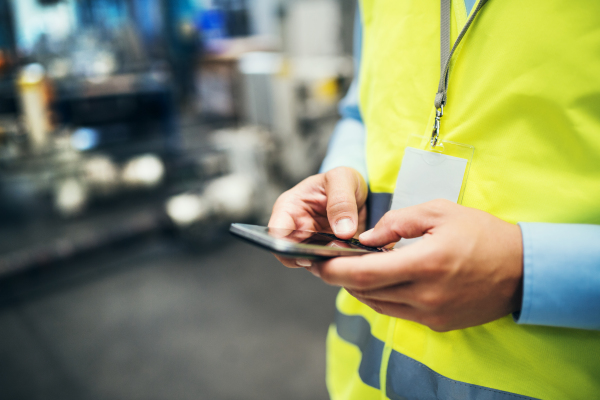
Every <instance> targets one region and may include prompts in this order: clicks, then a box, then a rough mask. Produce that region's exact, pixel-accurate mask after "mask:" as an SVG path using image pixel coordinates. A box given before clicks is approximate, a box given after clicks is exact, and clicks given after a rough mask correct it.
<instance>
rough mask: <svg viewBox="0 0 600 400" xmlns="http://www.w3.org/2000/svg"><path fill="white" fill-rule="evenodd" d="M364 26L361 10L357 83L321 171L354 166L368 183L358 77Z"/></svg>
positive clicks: (345, 103)
mask: <svg viewBox="0 0 600 400" xmlns="http://www.w3.org/2000/svg"><path fill="white" fill-rule="evenodd" d="M361 36H362V27H361V22H360V12H359V9H358V7H357V11H356V17H355V20H354V80H353V82H352V85H350V89H349V90H348V93H347V94H346V96H345V97H344V98H343V99H342V101H341V102H340V106H339V111H340V114H341V115H342V119H341V120H340V121H339V122H338V123H337V125H336V127H335V129H334V131H333V134H332V136H331V139H330V141H329V146H328V148H327V155H326V156H325V159H324V160H323V163H322V164H321V170H320V172H327V171H329V170H332V169H334V168H337V167H351V168H354V169H355V170H357V171H358V172H360V173H361V174H362V176H363V178H365V181H366V180H367V162H366V156H365V137H366V134H365V126H364V125H363V121H362V116H361V114H360V109H359V106H358V75H359V64H360V52H361Z"/></svg>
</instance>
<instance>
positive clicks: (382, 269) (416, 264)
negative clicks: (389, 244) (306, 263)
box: [311, 241, 428, 290]
mask: <svg viewBox="0 0 600 400" xmlns="http://www.w3.org/2000/svg"><path fill="white" fill-rule="evenodd" d="M427 253H428V250H427V247H426V246H424V243H423V241H420V242H417V243H414V244H412V245H410V246H406V247H403V248H401V249H396V250H393V251H390V252H387V253H378V254H368V255H364V256H358V257H337V258H333V259H331V260H329V261H325V262H321V263H315V264H314V265H313V267H312V269H311V271H312V272H313V273H314V274H315V275H318V276H319V277H320V278H321V279H322V280H323V281H325V282H326V283H328V284H330V285H334V286H343V287H346V288H349V289H357V290H372V289H379V288H384V287H388V286H392V285H398V284H401V283H407V282H413V281H415V280H416V279H418V278H419V276H420V270H421V269H422V268H421V267H422V266H423V265H424V264H425V262H426V259H427Z"/></svg>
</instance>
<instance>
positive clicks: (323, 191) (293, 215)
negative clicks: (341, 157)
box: [269, 167, 368, 267]
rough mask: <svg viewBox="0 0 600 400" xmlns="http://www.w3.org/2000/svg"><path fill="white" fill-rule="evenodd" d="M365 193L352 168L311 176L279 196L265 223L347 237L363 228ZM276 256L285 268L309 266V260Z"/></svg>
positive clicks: (342, 237) (365, 212)
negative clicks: (267, 221)
mask: <svg viewBox="0 0 600 400" xmlns="http://www.w3.org/2000/svg"><path fill="white" fill-rule="evenodd" d="M367 193H368V189H367V185H366V183H365V180H364V178H363V177H362V175H361V174H360V173H359V172H358V171H356V170H355V169H352V168H347V167H339V168H335V169H333V170H331V171H329V172H327V173H325V174H318V175H314V176H311V177H309V178H306V179H305V180H303V181H302V182H300V183H299V184H298V185H296V186H294V187H293V188H292V189H290V190H288V191H287V192H285V193H283V194H282V195H281V196H279V198H278V199H277V201H276V202H275V205H274V206H273V212H272V214H271V219H270V220H269V226H270V227H272V228H283V229H299V230H306V231H314V232H330V233H331V232H333V233H334V234H335V235H336V236H337V237H339V238H340V239H350V238H351V237H353V236H354V235H355V234H356V233H357V232H362V231H364V230H365V221H366V215H367V210H366V207H365V201H366V200H367ZM277 258H278V259H279V260H280V261H281V262H282V263H283V264H285V265H286V266H288V267H298V266H301V267H308V266H310V265H311V262H310V261H309V260H303V259H300V260H294V259H289V258H283V257H279V256H277Z"/></svg>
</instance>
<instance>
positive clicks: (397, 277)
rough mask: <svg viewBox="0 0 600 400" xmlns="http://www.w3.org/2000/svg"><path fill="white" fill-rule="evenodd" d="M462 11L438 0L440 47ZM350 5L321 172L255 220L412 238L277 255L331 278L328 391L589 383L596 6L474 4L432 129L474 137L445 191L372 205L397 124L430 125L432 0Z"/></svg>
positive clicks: (594, 265) (598, 237)
mask: <svg viewBox="0 0 600 400" xmlns="http://www.w3.org/2000/svg"><path fill="white" fill-rule="evenodd" d="M443 3H444V0H442V4H443ZM465 3H466V4H465ZM472 7H473V4H472V2H464V3H463V2H462V1H459V0H455V1H453V2H452V10H451V11H452V12H451V20H450V21H451V32H452V35H451V42H450V43H454V41H455V40H456V38H457V36H458V33H459V31H460V30H461V29H462V27H463V26H464V25H465V23H466V21H467V9H471V8H472ZM475 7H476V9H475V10H471V13H473V12H474V11H477V7H479V5H477V6H475ZM360 8H361V16H362V32H363V37H362V40H361V52H362V55H361V64H360V74H359V78H358V82H355V85H353V87H352V88H351V90H350V92H349V94H348V96H347V97H346V99H345V100H344V102H343V103H342V110H343V114H344V116H345V119H344V120H342V121H341V122H340V125H338V128H337V129H336V132H335V133H334V137H333V139H332V141H331V144H330V149H329V153H328V156H327V158H326V160H325V161H324V164H323V168H322V169H323V173H322V174H319V175H315V176H312V177H310V178H307V179H306V180H305V181H303V182H301V183H300V184H298V185H297V186H296V187H294V188H292V189H291V190H289V191H288V192H286V193H284V194H283V195H281V197H280V198H279V199H278V201H277V203H276V204H275V206H274V209H273V214H272V217H271V220H270V222H269V226H272V227H279V228H289V229H304V230H314V231H333V232H334V233H335V234H336V235H337V236H338V237H340V238H350V237H353V236H354V235H356V234H357V233H361V232H363V231H364V229H365V228H366V227H372V226H373V225H375V228H374V229H373V230H370V231H367V232H364V233H362V235H360V236H359V238H360V240H361V242H362V243H364V244H366V245H370V246H383V245H386V244H389V243H394V242H397V241H398V240H400V243H402V240H406V239H407V238H416V237H422V239H421V240H419V241H417V242H416V243H414V244H410V245H408V246H405V247H401V248H398V249H396V250H394V251H393V252H390V253H384V254H375V255H368V256H362V257H342V258H337V259H333V260H331V261H328V262H323V263H313V262H310V261H308V260H290V259H282V262H283V263H284V264H285V265H287V266H289V267H298V266H301V267H305V268H307V269H309V270H310V271H311V272H312V273H313V274H315V275H316V276H319V277H320V278H321V279H323V280H324V281H325V282H327V283H329V284H333V285H337V286H341V287H343V289H342V290H341V291H340V294H339V296H338V299H337V302H336V306H337V315H336V320H335V324H334V325H332V326H331V328H330V331H329V335H328V340H327V345H328V364H327V367H328V376H327V384H328V389H329V392H330V394H331V397H332V398H334V399H380V398H389V399H436V398H437V399H475V398H476V399H513V400H514V399H518V398H543V399H567V398H568V399H578V398H580V399H590V398H596V397H598V393H600V332H598V330H600V75H599V73H598V71H600V54H599V53H598V49H600V3H599V2H597V1H591V0H589V1H580V2H568V1H565V0H530V1H528V2H522V1H519V0H502V1H497V0H490V1H489V2H488V3H487V4H486V5H485V6H483V8H481V10H479V14H478V15H477V17H476V19H475V20H474V22H473V24H472V26H471V27H470V28H469V30H468V31H467V34H466V35H465V36H464V39H463V41H462V42H461V44H460V46H459V47H458V48H457V52H456V54H455V55H454V57H453V59H452V63H451V66H452V68H451V72H450V74H449V89H448V93H447V104H446V107H445V110H444V116H443V118H442V134H441V136H443V139H444V140H447V141H453V142H459V143H466V144H469V145H471V146H474V148H475V152H474V156H473V159H472V162H471V166H470V170H469V173H468V175H467V178H466V181H467V184H466V189H465V190H464V197H463V199H462V205H457V204H454V203H452V202H449V201H445V200H435V201H432V202H426V203H424V204H420V205H416V206H413V207H406V208H401V209H398V210H392V211H389V212H387V213H385V211H387V206H388V205H389V204H390V198H391V197H392V193H394V191H395V190H397V189H398V188H396V187H395V186H396V177H397V175H398V171H399V170H400V168H401V165H400V163H401V160H402V157H403V153H405V149H406V147H407V139H408V137H409V135H411V134H418V135H423V136H425V135H431V127H432V126H433V120H434V116H435V112H436V108H435V107H434V106H433V105H434V103H433V102H434V96H435V93H436V86H437V84H438V80H439V76H440V70H439V66H440V56H439V51H440V42H439V38H440V5H439V3H437V2H434V1H430V0H428V1H422V0H418V1H417V0H378V1H372V0H364V1H362V2H361V4H360ZM442 19H443V18H442ZM357 92H358V94H359V95H358V94H357ZM359 105H360V107H359ZM367 181H368V182H369V183H368V188H367V183H366V182H367ZM369 189H370V190H369ZM367 214H369V221H367ZM383 214H385V215H383ZM382 215H383V217H382V218H381V216H382ZM517 223H519V224H518V225H517Z"/></svg>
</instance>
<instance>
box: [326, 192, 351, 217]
mask: <svg viewBox="0 0 600 400" xmlns="http://www.w3.org/2000/svg"><path fill="white" fill-rule="evenodd" d="M356 208H357V207H356V200H355V199H349V198H348V197H346V196H343V195H339V194H335V195H333V196H330V199H329V201H328V202H327V213H328V214H341V213H344V212H348V211H351V210H356Z"/></svg>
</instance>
